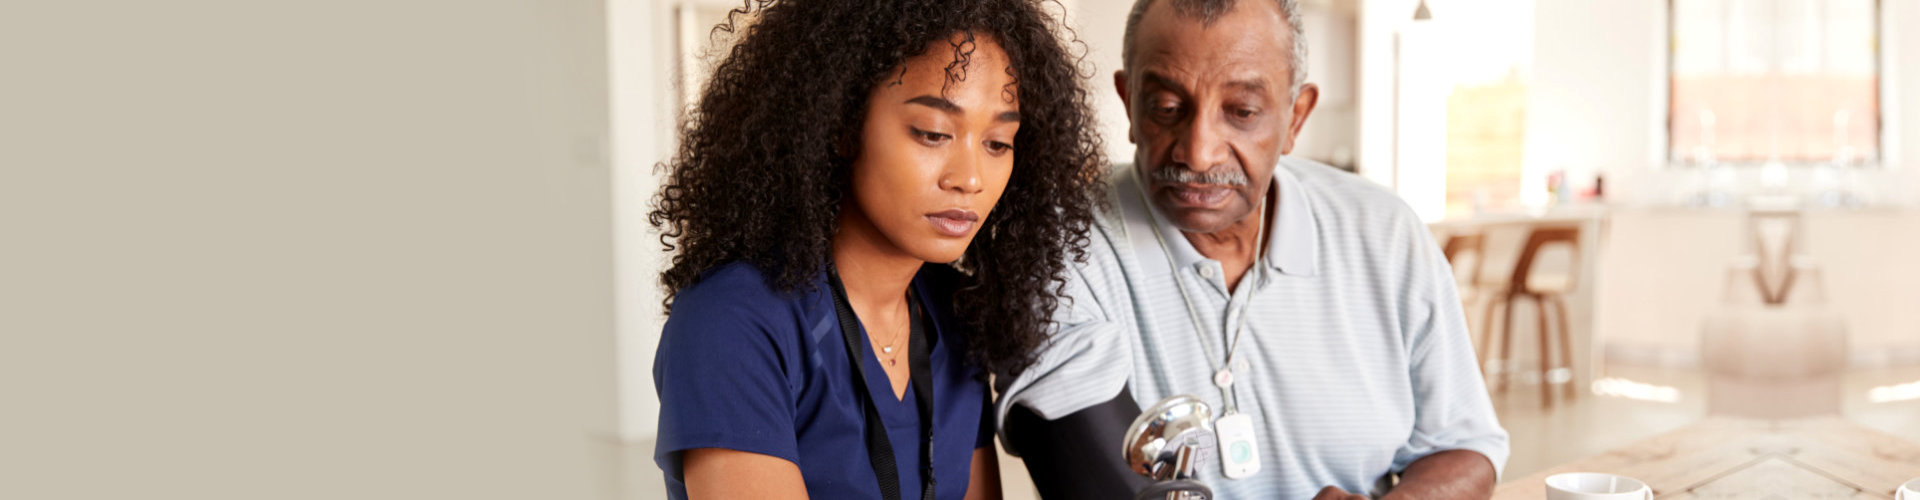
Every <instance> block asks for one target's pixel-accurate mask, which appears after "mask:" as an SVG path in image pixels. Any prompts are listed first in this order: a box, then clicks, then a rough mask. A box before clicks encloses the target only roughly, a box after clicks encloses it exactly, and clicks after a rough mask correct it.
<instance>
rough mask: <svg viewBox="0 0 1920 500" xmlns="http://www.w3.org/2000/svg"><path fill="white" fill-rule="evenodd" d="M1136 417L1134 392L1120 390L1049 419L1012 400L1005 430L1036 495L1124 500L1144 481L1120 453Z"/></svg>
mask: <svg viewBox="0 0 1920 500" xmlns="http://www.w3.org/2000/svg"><path fill="white" fill-rule="evenodd" d="M1138 416H1140V406H1139V405H1137V404H1135V403H1134V402H1133V393H1132V392H1131V391H1128V390H1121V391H1120V394H1119V395H1116V396H1114V398H1113V399H1112V400H1109V401H1107V402H1105V403H1101V404H1097V405H1093V406H1091V407H1088V408H1086V409H1082V410H1080V411H1077V412H1074V413H1072V414H1069V415H1066V416H1063V417H1060V418H1057V419H1053V420H1047V419H1045V418H1042V417H1041V416H1040V415H1038V414H1036V413H1034V412H1033V410H1031V409H1028V408H1027V407H1025V406H1018V405H1016V406H1015V407H1014V408H1013V409H1012V410H1011V411H1009V412H1007V420H1006V424H1005V425H1006V429H1005V432H1006V435H1007V441H1008V443H1009V444H1010V445H1012V446H1013V447H1014V448H1016V449H1019V450H1021V458H1023V459H1024V460H1025V462H1026V464H1027V473H1028V474H1031V475H1032V476H1033V485H1034V488H1035V489H1036V490H1039V493H1040V498H1045V499H1047V500H1075V499H1086V500H1109V499H1115V498H1118V499H1126V498H1132V497H1133V494H1134V492H1137V491H1140V489H1141V488H1144V487H1146V486H1147V484H1148V483H1149V481H1148V480H1147V478H1146V477H1145V476H1141V475H1139V474H1135V473H1134V472H1133V469H1131V468H1129V467H1128V466H1127V463H1126V459H1125V457H1122V456H1120V443H1121V442H1122V441H1123V437H1122V436H1124V435H1125V434H1126V433H1127V426H1129V425H1132V424H1133V419H1134V418H1135V417H1138Z"/></svg>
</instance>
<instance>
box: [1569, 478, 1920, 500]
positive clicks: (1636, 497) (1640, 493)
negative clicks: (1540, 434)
mask: <svg viewBox="0 0 1920 500" xmlns="http://www.w3.org/2000/svg"><path fill="white" fill-rule="evenodd" d="M1652 499H1653V488H1650V487H1648V486H1647V483H1644V482H1641V481H1640V480H1638V479H1634V478H1630V477H1626V476H1616V475H1613V474H1601V473H1598V472H1569V473H1566V474H1554V475H1551V476H1547V500H1652ZM1914 500H1920V496H1915V497H1914Z"/></svg>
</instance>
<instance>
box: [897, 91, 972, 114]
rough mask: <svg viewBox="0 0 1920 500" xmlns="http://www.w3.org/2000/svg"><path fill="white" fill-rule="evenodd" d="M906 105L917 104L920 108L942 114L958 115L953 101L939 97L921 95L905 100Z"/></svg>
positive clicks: (956, 106)
mask: <svg viewBox="0 0 1920 500" xmlns="http://www.w3.org/2000/svg"><path fill="white" fill-rule="evenodd" d="M906 104H919V105H921V106H926V107H929V108H933V109H936V110H940V111H941V112H943V113H947V114H951V115H957V114H960V106H959V105H957V104H954V103H953V101H949V100H946V99H941V98H939V97H936V96H932V95H923V96H920V97H915V98H912V99H907V102H906Z"/></svg>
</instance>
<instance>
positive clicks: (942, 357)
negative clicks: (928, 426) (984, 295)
mask: <svg viewBox="0 0 1920 500" xmlns="http://www.w3.org/2000/svg"><path fill="white" fill-rule="evenodd" d="M951 273H953V271H951V269H950V268H946V267H945V266H937V267H936V266H933V265H928V266H927V269H923V270H922V271H921V272H920V275H919V276H917V277H916V278H915V280H914V287H915V290H917V291H919V296H920V297H923V300H922V302H923V303H924V304H926V307H927V312H928V314H929V316H930V317H931V319H932V321H931V323H932V327H933V329H934V330H935V331H936V332H937V333H936V335H938V338H937V339H936V342H935V343H934V345H933V349H932V352H931V353H930V356H929V359H930V363H929V365H931V371H932V375H933V377H932V378H933V380H932V382H933V383H932V387H933V393H934V395H933V403H934V404H933V412H934V415H935V418H934V424H935V426H936V428H935V429H934V440H933V445H932V447H933V453H932V455H933V459H932V463H933V470H934V481H935V482H934V484H935V495H936V497H937V498H940V499H948V498H952V499H959V498H961V497H964V496H965V495H966V489H967V482H968V480H969V479H970V473H971V466H972V455H973V451H974V450H975V449H979V448H983V447H989V446H992V437H993V427H992V421H991V420H990V419H983V417H986V416H990V414H986V413H984V412H985V411H988V405H987V404H986V402H987V398H988V395H987V391H986V384H985V382H983V378H982V377H981V376H980V371H979V370H978V369H977V368H975V367H973V366H972V365H971V364H968V363H965V362H964V361H963V360H962V356H963V355H962V353H964V352H965V348H964V341H965V336H966V330H965V327H964V326H963V324H961V323H960V322H958V321H955V320H954V319H953V318H954V316H953V314H952V311H951V310H950V308H949V307H947V304H949V303H950V302H951V300H950V297H951V290H952V289H953V287H952V286H949V285H948V284H947V283H949V282H951V280H952V279H954V278H953V275H952V274H951ZM761 276H762V275H761V274H760V272H759V271H758V270H756V269H754V268H753V267H752V266H750V265H746V264H739V263H736V264H731V265H727V266H723V267H721V268H719V269H716V270H715V271H713V272H710V273H709V274H708V275H707V276H705V277H704V278H702V280H701V281H700V282H699V283H697V284H695V285H693V286H691V287H688V288H686V289H684V290H682V291H681V292H680V293H679V294H678V295H677V296H676V298H675V300H674V303H673V312H672V314H670V315H669V316H668V318H667V324H666V327H665V329H664V331H663V332H662V334H661V341H660V346H659V350H658V352H657V353H656V355H655V358H654V367H653V368H654V370H653V375H654V387H655V390H656V391H657V394H658V395H659V397H660V428H659V441H658V443H657V444H656V447H655V449H654V460H655V462H656V463H658V464H659V466H660V468H661V471H662V472H663V473H665V475H666V483H667V493H668V496H669V497H670V498H676V499H682V498H686V483H685V476H684V473H685V471H684V470H683V468H682V466H681V465H682V464H681V458H682V455H683V453H682V452H684V451H686V450H692V449H699V448H721V449H730V450H738V451H745V452H750V453H757V454H761V455H767V456H771V457H776V458H780V459H783V460H787V461H790V462H793V463H794V464H795V465H797V466H799V468H800V471H801V476H802V477H803V478H804V480H805V482H806V489H807V493H808V496H809V497H811V498H874V499H877V498H881V497H880V491H879V483H878V480H877V479H876V477H875V474H874V473H873V468H872V467H873V466H872V463H871V461H870V460H869V458H868V452H867V450H868V448H867V444H866V441H865V439H864V438H865V432H866V431H865V430H864V429H865V425H867V422H866V420H865V408H864V406H863V404H864V400H863V399H861V395H860V393H859V392H858V391H859V387H858V386H856V385H854V384H855V383H864V384H865V385H866V387H867V390H868V391H869V394H875V395H877V397H878V400H877V401H876V409H877V410H879V413H880V417H881V418H880V420H881V422H880V423H881V424H882V425H884V426H885V428H886V430H887V436H888V439H889V441H890V442H891V444H892V447H893V451H894V463H895V464H896V466H897V467H898V469H899V470H898V472H897V476H898V477H899V479H900V481H901V491H902V492H913V493H910V494H906V495H903V498H916V499H917V498H918V494H917V492H918V491H920V487H921V482H922V481H921V474H920V470H919V465H920V464H921V463H922V462H921V456H922V450H921V446H920V445H921V442H922V441H921V440H920V422H921V415H920V412H919V409H918V407H917V406H916V404H915V399H914V398H915V397H916V396H917V394H915V392H914V390H913V389H912V388H911V387H909V388H908V390H907V393H906V395H905V397H904V398H901V399H897V400H896V399H894V398H893V396H894V393H893V389H892V386H891V385H890V384H889V382H888V380H887V379H886V375H885V374H884V373H885V372H884V371H882V370H881V368H880V365H879V360H878V359H877V357H875V355H874V353H873V350H872V348H871V347H870V346H869V345H868V343H866V342H862V346H863V352H862V353H861V355H862V358H863V359H862V361H863V362H864V363H865V366H866V371H867V373H868V374H870V375H872V377H869V379H867V380H861V381H856V380H855V379H856V376H855V375H854V372H853V366H852V365H851V364H850V363H851V362H850V361H849V358H848V356H847V351H846V344H845V339H844V338H843V337H842V336H841V334H840V325H839V322H838V317H837V316H835V315H834V309H833V302H832V296H831V295H830V292H828V291H827V287H826V281H825V275H824V274H823V275H821V277H820V279H819V281H818V282H817V283H815V285H816V286H814V287H811V289H803V290H799V291H795V292H777V291H774V290H772V289H770V288H769V287H768V286H767V285H766V283H765V282H764V280H762V278H761ZM862 335H864V333H862Z"/></svg>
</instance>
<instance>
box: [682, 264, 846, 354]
mask: <svg viewBox="0 0 1920 500" xmlns="http://www.w3.org/2000/svg"><path fill="white" fill-rule="evenodd" d="M768 278H769V277H768V276H767V275H766V273H764V272H763V271H762V270H761V269H760V268H758V267H756V266H754V265H752V264H750V263H746V262H733V263H729V264H726V265H722V266H720V267H717V268H714V269H713V270H712V271H708V272H707V273H706V274H705V275H703V276H701V278H700V281H698V282H695V283H694V284H693V285H692V286H688V287H686V288H684V289H681V290H680V292H679V293H677V294H675V296H674V299H673V305H672V312H670V313H668V314H667V328H666V330H667V333H668V335H672V333H673V332H675V331H677V330H697V331H699V332H701V333H702V334H703V335H702V336H711V335H712V334H713V333H721V334H722V335H729V334H730V335H741V334H749V333H753V332H759V333H763V334H770V333H777V332H788V333H797V331H798V329H799V328H800V327H801V326H802V325H803V324H804V323H805V321H806V319H807V318H808V317H810V316H812V315H813V313H814V312H815V311H814V309H816V308H817V307H816V306H817V304H815V303H816V302H819V297H818V294H819V291H818V290H813V289H810V288H809V287H802V288H801V289H798V290H780V289H778V288H776V287H775V286H774V285H773V283H772V282H771V281H770V280H769V279H768ZM811 288H819V287H817V286H814V287H811Z"/></svg>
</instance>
